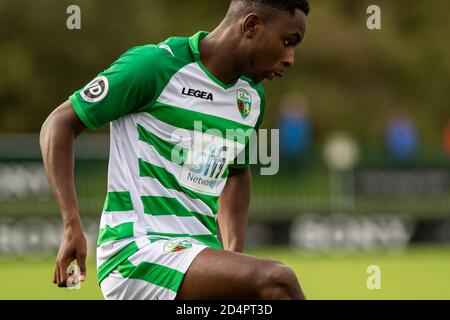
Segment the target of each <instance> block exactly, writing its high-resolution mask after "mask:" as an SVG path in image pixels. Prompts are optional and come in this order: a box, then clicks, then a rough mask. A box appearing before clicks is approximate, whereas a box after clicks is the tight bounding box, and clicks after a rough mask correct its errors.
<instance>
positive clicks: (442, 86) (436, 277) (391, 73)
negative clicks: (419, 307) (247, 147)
mask: <svg viewBox="0 0 450 320" xmlns="http://www.w3.org/2000/svg"><path fill="white" fill-rule="evenodd" d="M310 2H311V13H310V16H309V17H308V30H307V34H306V38H305V40H304V42H303V43H302V44H301V45H300V46H299V47H298V49H297V55H296V61H295V65H294V66H293V68H291V70H289V71H288V72H287V76H286V77H284V78H282V79H280V80H276V81H273V82H267V83H264V86H265V89H266V95H267V106H266V114H265V119H264V122H263V128H268V129H271V128H281V131H280V135H281V138H282V139H285V140H286V139H287V141H289V138H290V137H292V136H289V134H287V135H283V132H287V131H288V129H286V128H285V131H283V122H282V120H283V118H282V116H283V110H284V109H283V107H284V105H285V104H286V96H289V95H290V96H292V93H296V94H297V97H300V101H301V103H300V104H301V106H300V107H301V108H302V109H301V110H302V111H305V113H304V115H306V119H307V124H308V127H307V129H306V131H302V132H303V135H300V134H299V133H298V132H297V134H299V135H298V137H299V138H301V139H303V140H302V141H304V144H303V145H302V146H299V148H301V151H298V150H297V151H298V152H297V153H296V154H295V155H293V154H289V153H287V154H286V153H283V150H281V152H282V153H281V165H280V172H279V173H278V174H277V175H275V176H263V175H261V174H260V171H259V167H258V166H255V168H254V175H253V183H252V203H251V214H250V221H249V233H248V236H247V248H248V250H249V251H248V252H249V253H252V254H256V255H259V256H264V257H269V258H273V259H278V260H282V261H283V262H285V263H286V264H288V265H290V266H292V267H293V268H294V269H295V270H296V272H297V273H298V275H299V278H300V280H301V282H302V284H303V287H304V289H305V291H306V294H307V296H308V297H309V298H312V299H331V298H336V299H355V298H356V299H357V298H360V299H372V298H373V299H383V298H384V299H432V298H436V299H449V298H450V278H449V275H450V273H449V272H448V270H450V248H449V243H450V103H449V98H448V90H449V84H450V59H449V58H448V56H449V55H448V53H449V52H450V42H449V41H448V39H450V28H448V21H447V20H448V17H447V15H448V12H450V2H448V1H445V0H431V1H426V2H425V1H406V0H396V1H366V0H338V1H331V0H314V1H310ZM74 4H75V5H78V6H79V7H80V9H81V30H68V28H67V27H66V20H67V18H68V17H69V14H67V13H66V9H67V7H68V6H69V5H74ZM371 4H377V5H379V6H380V8H381V23H382V24H381V26H382V28H381V30H369V29H368V28H367V27H366V20H367V18H368V16H369V15H368V14H367V13H366V8H367V7H368V6H369V5H371ZM227 6H228V1H206V0H192V1H163V0H152V1H150V0H130V1H126V2H125V1H122V2H114V3H113V2H111V1H106V0H96V1H87V0H86V1H55V0H53V1H51V0H39V1H31V0H18V1H12V0H0V21H1V22H0V39H1V41H0V70H1V72H0V282H1V283H3V284H5V285H4V286H3V289H0V298H2V299H21V298H23V299H47V298H48V299H50V298H61V299H91V298H101V294H100V292H99V290H98V287H97V285H96V282H95V277H94V270H95V266H94V263H93V262H92V261H93V260H92V261H91V267H90V277H89V278H88V279H89V280H88V282H87V283H86V285H84V286H83V289H82V290H61V289H57V288H53V287H52V286H53V285H52V284H51V283H50V280H51V277H52V274H53V262H52V261H53V260H54V257H55V256H56V253H57V250H58V243H59V240H60V236H61V234H60V220H59V213H58V210H57V207H56V205H55V203H54V200H53V198H52V195H51V192H50V190H49V189H48V184H47V182H46V178H45V175H44V174H43V168H42V163H41V159H40V152H39V146H38V132H39V130H40V126H41V125H42V123H43V122H44V120H45V118H46V117H47V115H48V114H49V113H50V112H51V111H52V110H53V109H54V108H56V107H57V106H58V105H59V104H60V103H62V102H63V101H65V100H66V99H67V98H68V96H69V95H70V94H71V93H72V92H73V91H74V90H76V89H79V88H80V87H82V86H84V85H85V84H86V83H87V82H88V81H90V80H91V79H92V78H93V77H95V75H96V74H97V73H99V72H100V71H102V70H104V69H106V68H107V67H108V66H109V64H110V63H111V62H113V61H114V60H115V59H117V57H118V56H119V55H120V54H121V53H123V52H124V51H126V50H127V49H129V48H130V47H133V46H137V45H143V44H147V43H157V42H160V41H163V40H164V39H166V38H167V37H170V36H173V35H178V36H189V35H192V34H194V33H195V32H196V31H198V30H209V31H211V30H212V29H213V28H214V27H215V26H216V25H217V24H218V23H219V22H220V20H221V18H222V16H223V15H224V14H225V11H226V8H227ZM297 111H298V110H297ZM399 114H400V115H401V117H403V118H402V119H407V123H408V124H409V125H410V129H411V128H412V129H411V130H412V131H407V133H406V138H405V135H402V133H400V138H398V139H397V140H395V139H394V140H395V141H394V142H393V144H392V143H391V144H390V142H389V141H390V140H389V139H388V138H387V136H388V133H387V127H388V125H389V120H392V119H393V118H395V117H396V116H397V115H399ZM297 115H298V114H297ZM287 117H288V118H289V117H290V116H289V114H288V116H287ZM108 129H109V128H108V126H104V127H103V128H102V129H100V130H98V131H97V132H95V133H85V134H83V135H82V136H81V137H80V139H79V141H78V145H77V163H76V177H77V181H76V183H77V191H78V195H79V204H80V212H81V215H82V217H83V222H84V224H85V228H86V229H87V231H88V232H89V239H88V240H89V241H90V243H91V244H94V243H95V237H96V224H98V220H99V216H100V213H101V208H102V205H103V200H104V196H105V193H106V174H107V156H108V148H107V147H108V145H107V144H108V137H107V133H108ZM289 132H291V133H292V131H289ZM295 132H296V131H295V130H294V135H293V136H294V137H296V136H295ZM305 132H306V133H305ZM401 132H403V131H401ZM408 132H409V133H410V135H409V136H408ZM411 132H412V133H411ZM332 137H334V138H335V139H334V140H333V139H332ZM336 137H340V138H339V139H336ZM408 137H409V138H410V140H408ZM411 137H412V138H411ZM411 139H412V140H411ZM333 141H334V143H333ZM336 141H337V142H336ZM405 141H406V142H405ZM330 145H331V146H332V147H330ZM333 146H334V147H333ZM336 146H337V147H336ZM329 149H332V150H334V151H332V152H331V153H332V154H334V156H333V155H332V156H329V152H328V151H327V150H329ZM396 150H397V151H398V152H397V151H396ZM399 150H400V151H399ZM396 152H397V153H396ZM327 155H328V156H327ZM330 158H331V159H330ZM333 159H334V160H333ZM342 161H343V162H344V163H346V165H344V166H340V165H339V163H342ZM336 162H337V164H336ZM294 248H295V249H294ZM93 257H94V252H91V258H93ZM371 264H376V265H379V266H380V267H381V268H382V289H381V290H368V289H367V287H366V279H367V276H368V275H367V273H366V268H367V266H369V265H371Z"/></svg>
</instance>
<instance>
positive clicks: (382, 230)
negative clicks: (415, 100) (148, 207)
mask: <svg viewBox="0 0 450 320" xmlns="http://www.w3.org/2000/svg"><path fill="white" fill-rule="evenodd" d="M0 146H1V148H0V255H26V256H29V255H30V254H32V253H33V252H41V251H42V252H44V251H46V250H47V251H48V250H50V251H53V252H54V251H55V250H57V248H58V245H59V239H60V237H61V223H60V218H59V211H58V208H57V206H56V203H55V201H54V198H53V196H52V193H51V190H50V188H49V185H48V182H47V178H46V176H45V172H44V168H43V164H42V160H41V155H40V150H39V137H38V135H37V134H3V135H0ZM108 150H109V137H108V135H103V134H84V135H81V136H80V138H79V139H77V142H76V186H77V193H78V199H79V207H80V214H81V216H82V219H83V223H84V225H85V229H87V230H89V232H88V233H89V235H88V237H89V239H90V240H89V242H90V243H91V244H92V248H95V242H96V236H97V234H96V232H97V227H98V223H99V217H100V214H101V210H102V207H103V202H104V197H105V195H106V182H107V164H108ZM309 157H310V159H309V160H305V161H304V162H303V164H302V167H301V168H300V169H299V170H298V171H297V172H296V173H295V174H290V173H289V172H287V173H286V172H283V171H281V172H280V173H279V174H278V175H275V176H261V175H259V170H257V168H255V172H254V175H253V180H252V202H251V213H250V223H249V228H248V236H247V244H248V245H261V244H263V245H268V244H277V243H278V244H288V243H290V244H293V245H295V246H296V247H298V248H301V249H305V250H329V249H342V248H347V249H348V250H350V249H351V250H357V249H363V250H365V249H370V248H383V247H402V246H404V245H406V244H407V243H408V242H409V241H410V240H411V239H413V240H414V239H416V240H417V239H418V240H430V239H431V240H435V241H450V169H449V167H448V166H446V161H442V162H437V163H433V164H429V165H428V166H426V165H424V164H421V165H418V166H413V167H408V168H398V167H397V168H395V167H392V166H391V165H390V164H389V163H388V162H386V163H383V161H377V162H376V164H374V163H372V164H371V163H370V162H368V161H366V162H365V163H364V162H363V163H361V164H360V165H358V166H357V167H356V168H354V169H352V170H349V171H345V172H333V171H330V170H329V169H328V167H327V166H326V165H325V164H324V161H323V160H322V159H321V152H319V151H317V150H315V151H312V152H311V154H310V156H309Z"/></svg>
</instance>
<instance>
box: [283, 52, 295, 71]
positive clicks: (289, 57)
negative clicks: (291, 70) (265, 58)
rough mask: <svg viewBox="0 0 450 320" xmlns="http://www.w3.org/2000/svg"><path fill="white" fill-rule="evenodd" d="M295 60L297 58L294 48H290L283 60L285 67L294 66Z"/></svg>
mask: <svg viewBox="0 0 450 320" xmlns="http://www.w3.org/2000/svg"><path fill="white" fill-rule="evenodd" d="M294 60H295V53H294V50H288V51H287V52H286V55H285V56H284V58H283V61H282V63H283V67H285V68H288V67H292V66H293V65H294Z"/></svg>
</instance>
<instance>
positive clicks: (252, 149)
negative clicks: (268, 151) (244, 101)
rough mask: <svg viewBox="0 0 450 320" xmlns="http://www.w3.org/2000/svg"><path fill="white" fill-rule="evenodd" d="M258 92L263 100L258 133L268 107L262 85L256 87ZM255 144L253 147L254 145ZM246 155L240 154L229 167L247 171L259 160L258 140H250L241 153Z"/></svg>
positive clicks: (257, 128)
mask: <svg viewBox="0 0 450 320" xmlns="http://www.w3.org/2000/svg"><path fill="white" fill-rule="evenodd" d="M255 89H256V91H257V92H258V94H259V96H260V98H261V105H260V113H259V116H258V120H257V121H256V124H255V127H254V130H255V131H256V132H258V130H259V128H260V126H261V123H262V121H263V119H264V109H265V105H266V95H265V92H264V89H263V87H262V86H261V85H258V86H257V87H255ZM252 144H253V145H252ZM243 152H245V153H244V155H242V154H238V155H237V156H236V158H235V159H234V161H233V162H232V163H230V165H229V167H230V168H231V169H238V170H241V169H247V168H249V167H250V165H251V164H252V161H251V160H253V159H257V154H254V153H256V152H257V149H256V140H255V139H248V141H247V143H246V144H245V148H244V149H243V150H242V151H241V153H243ZM243 157H245V158H244V159H245V161H242V158H243Z"/></svg>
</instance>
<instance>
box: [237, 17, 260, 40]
mask: <svg viewBox="0 0 450 320" xmlns="http://www.w3.org/2000/svg"><path fill="white" fill-rule="evenodd" d="M260 25H261V19H260V18H259V17H258V16H257V15H256V14H255V13H249V14H248V15H247V16H246V17H245V18H244V23H243V24H242V27H243V29H244V30H243V31H244V35H245V37H247V38H252V37H253V36H254V34H255V32H256V31H257V30H258V29H259V28H260Z"/></svg>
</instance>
